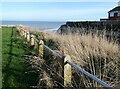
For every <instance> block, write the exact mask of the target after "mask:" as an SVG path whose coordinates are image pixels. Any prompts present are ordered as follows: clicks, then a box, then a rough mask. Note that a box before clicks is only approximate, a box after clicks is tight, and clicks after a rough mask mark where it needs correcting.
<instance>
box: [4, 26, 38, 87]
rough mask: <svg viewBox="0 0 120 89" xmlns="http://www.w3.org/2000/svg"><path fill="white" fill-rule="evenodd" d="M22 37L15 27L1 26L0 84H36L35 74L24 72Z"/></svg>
mask: <svg viewBox="0 0 120 89" xmlns="http://www.w3.org/2000/svg"><path fill="white" fill-rule="evenodd" d="M23 41H24V40H23V39H22V38H20V37H19V36H18V33H17V31H16V28H10V27H9V28H2V78H3V80H2V86H3V88H4V87H30V86H33V85H36V74H35V73H25V72H26V71H27V67H28V65H27V64H26V63H25V59H24V57H23V56H24V55H25V54H26V51H25V50H24V47H23Z"/></svg>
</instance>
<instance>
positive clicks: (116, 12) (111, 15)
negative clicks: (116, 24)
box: [108, 1, 120, 20]
mask: <svg viewBox="0 0 120 89" xmlns="http://www.w3.org/2000/svg"><path fill="white" fill-rule="evenodd" d="M108 20H120V1H119V2H118V6H117V7H115V8H113V9H112V10H110V11H109V12H108Z"/></svg>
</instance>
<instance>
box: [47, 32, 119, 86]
mask: <svg viewBox="0 0 120 89" xmlns="http://www.w3.org/2000/svg"><path fill="white" fill-rule="evenodd" d="M46 36H47V37H46V39H52V40H53V41H54V42H55V43H57V45H58V46H59V47H58V48H59V49H58V50H59V53H61V54H63V55H64V54H68V55H70V56H71V58H72V62H73V63H75V64H77V65H79V66H81V67H82V68H84V69H85V70H87V71H88V72H90V73H92V74H93V75H95V76H97V77H98V78H100V79H101V80H104V81H105V82H107V83H108V84H109V85H111V86H114V87H117V85H118V83H119V82H120V76H119V66H118V65H119V61H120V55H119V54H120V52H119V44H117V43H116V42H115V41H108V39H107V38H106V37H105V36H104V35H103V36H98V35H97V34H94V35H93V34H91V33H89V34H85V33H84V34H68V35H58V34H53V33H47V35H46ZM74 73H77V72H76V70H75V71H74ZM78 75H79V77H80V81H82V82H83V85H84V86H85V87H100V85H99V84H97V83H96V82H95V81H92V80H91V79H89V78H88V77H86V76H84V75H83V74H79V73H78ZM74 78H75V77H74ZM75 80H76V79H75ZM77 80H78V78H77ZM80 81H78V82H80ZM78 82H77V81H76V83H78ZM77 87H80V85H79V86H77Z"/></svg>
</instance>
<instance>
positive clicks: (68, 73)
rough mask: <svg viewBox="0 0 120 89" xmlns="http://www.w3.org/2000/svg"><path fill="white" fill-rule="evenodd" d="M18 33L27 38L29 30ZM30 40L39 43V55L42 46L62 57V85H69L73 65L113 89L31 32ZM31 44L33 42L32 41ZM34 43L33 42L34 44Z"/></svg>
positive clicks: (41, 52)
mask: <svg viewBox="0 0 120 89" xmlns="http://www.w3.org/2000/svg"><path fill="white" fill-rule="evenodd" d="M18 30H19V31H20V35H21V36H24V37H25V38H26V37H27V38H29V37H28V35H29V34H27V33H30V32H25V31H24V30H20V29H18ZM29 36H30V41H33V39H34V43H35V41H36V42H37V43H39V54H40V56H42V57H43V47H45V48H46V49H48V50H49V51H50V52H52V53H53V54H54V55H55V56H58V57H59V58H60V59H62V60H63V61H64V64H65V65H64V85H65V86H70V85H71V75H72V73H71V67H74V68H75V69H77V70H79V71H80V72H82V73H83V74H85V75H86V76H88V77H90V78H91V79H93V80H95V81H96V82H98V83H99V84H101V85H102V86H104V87H106V88H108V89H113V87H111V86H109V85H108V84H107V83H105V82H104V81H102V80H100V79H98V78H97V77H95V76H94V75H92V74H90V73H89V72H87V71H85V70H84V69H82V68H81V67H79V66H77V65H76V64H74V63H72V62H71V61H70V60H71V58H70V56H69V55H66V56H65V57H63V56H61V55H60V54H58V53H57V52H55V51H54V50H52V49H51V48H49V47H48V46H46V45H45V44H44V42H43V41H42V40H38V39H36V38H35V36H34V35H33V34H30V35H29ZM32 45H33V43H32ZM34 45H35V44H34Z"/></svg>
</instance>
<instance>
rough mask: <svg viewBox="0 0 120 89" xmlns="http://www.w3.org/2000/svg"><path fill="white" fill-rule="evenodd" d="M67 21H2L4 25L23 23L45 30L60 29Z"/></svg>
mask: <svg viewBox="0 0 120 89" xmlns="http://www.w3.org/2000/svg"><path fill="white" fill-rule="evenodd" d="M65 23H66V22H57V21H2V25H23V26H28V27H32V28H37V29H42V30H43V29H44V30H49V31H53V30H58V29H59V28H60V26H61V25H63V24H65Z"/></svg>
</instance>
